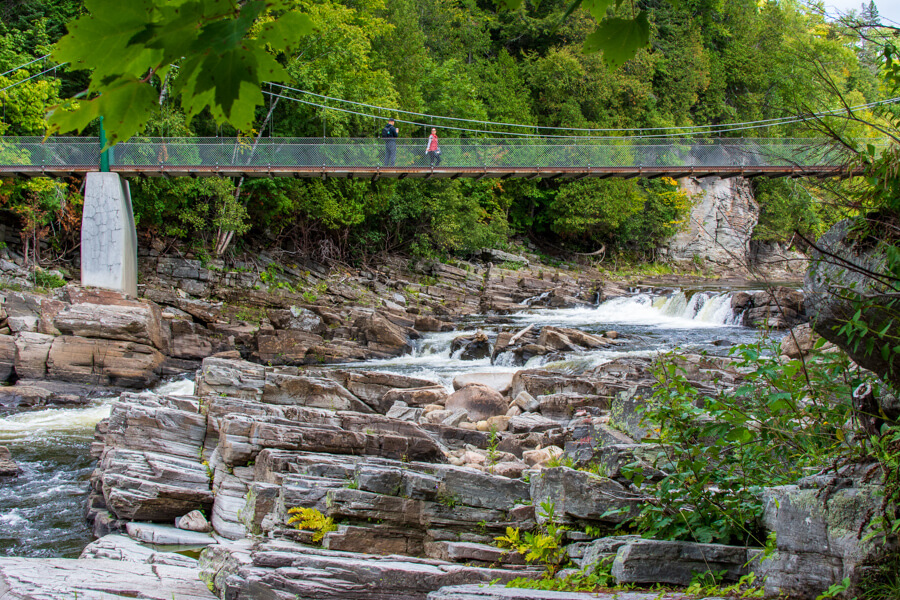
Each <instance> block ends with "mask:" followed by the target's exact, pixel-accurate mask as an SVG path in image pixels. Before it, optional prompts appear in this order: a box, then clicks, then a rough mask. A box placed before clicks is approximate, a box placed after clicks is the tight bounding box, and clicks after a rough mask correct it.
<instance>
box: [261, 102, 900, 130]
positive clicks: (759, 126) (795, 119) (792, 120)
mask: <svg viewBox="0 0 900 600" xmlns="http://www.w3.org/2000/svg"><path fill="white" fill-rule="evenodd" d="M263 93H265V94H270V95H272V96H276V97H278V98H284V99H285V100H292V101H294V102H299V103H301V104H306V105H309V106H314V107H317V108H323V109H326V110H334V111H338V112H343V113H348V114H352V115H357V116H361V117H372V118H374V119H379V118H383V117H379V116H377V115H373V114H371V113H364V112H359V111H354V110H350V109H346V108H338V107H335V106H328V105H325V104H320V103H318V102H311V101H309V100H301V99H300V98H293V97H291V96H285V95H282V94H276V93H275V92H268V91H265V92H263ZM897 102H900V97H898V98H891V99H889V100H881V101H879V102H878V104H894V103H897ZM870 104H875V103H870ZM860 106H867V105H860ZM855 108H858V107H851V109H855ZM837 110H838V109H835V111H827V112H826V113H814V114H810V115H808V116H796V117H786V119H790V120H784V121H780V122H779V123H777V124H778V125H788V124H792V123H800V122H804V121H808V120H811V119H814V118H816V117H819V116H823V115H825V114H827V113H830V112H836V111H837ZM841 110H843V109H841ZM397 112H403V111H397ZM438 118H440V117H438ZM396 120H397V121H398V122H400V123H406V124H408V125H415V126H425V127H427V126H428V125H427V124H426V123H420V122H418V121H409V120H405V119H396ZM458 120H463V119H458ZM475 122H476V123H481V121H475ZM748 123H749V124H746V125H744V124H741V123H735V125H743V126H740V127H729V128H724V129H717V130H712V131H708V130H703V131H695V132H681V133H668V134H665V133H662V134H650V135H635V136H586V135H541V134H536V133H516V132H501V131H490V130H483V129H469V128H465V127H453V126H449V125H448V126H442V127H441V128H442V129H450V130H453V131H463V132H467V133H480V134H493V135H512V136H517V137H523V138H552V139H573V138H594V139H602V138H608V139H615V138H619V137H628V138H629V139H666V138H672V137H686V136H696V135H711V134H712V135H715V134H720V133H729V132H734V131H747V130H752V129H763V128H766V127H772V126H773V125H772V124H753V122H748ZM529 127H531V126H529ZM718 127H724V126H718ZM589 131H607V130H589ZM612 131H618V132H628V131H640V129H617V130H612Z"/></svg>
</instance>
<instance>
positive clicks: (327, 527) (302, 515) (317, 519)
mask: <svg viewBox="0 0 900 600" xmlns="http://www.w3.org/2000/svg"><path fill="white" fill-rule="evenodd" d="M288 513H289V514H291V515H293V516H292V517H291V518H290V519H288V525H293V526H294V528H295V529H300V530H304V531H313V532H314V533H313V537H312V541H313V542H316V543H318V542H321V541H322V539H323V538H324V537H325V534H326V533H328V532H329V531H335V530H337V525H335V523H334V520H333V519H332V518H331V517H326V516H325V515H323V514H322V513H321V512H319V511H318V510H316V509H315V508H303V507H294V508H291V509H289V510H288Z"/></svg>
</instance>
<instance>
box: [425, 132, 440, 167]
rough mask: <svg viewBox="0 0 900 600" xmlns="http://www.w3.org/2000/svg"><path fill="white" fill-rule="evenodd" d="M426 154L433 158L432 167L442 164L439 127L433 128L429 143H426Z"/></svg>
mask: <svg viewBox="0 0 900 600" xmlns="http://www.w3.org/2000/svg"><path fill="white" fill-rule="evenodd" d="M425 155H426V156H427V157H428V158H429V159H430V160H431V166H432V167H439V166H441V148H440V146H438V135H437V129H434V128H432V129H431V135H430V136H428V143H427V144H425Z"/></svg>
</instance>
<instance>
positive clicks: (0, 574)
mask: <svg viewBox="0 0 900 600" xmlns="http://www.w3.org/2000/svg"><path fill="white" fill-rule="evenodd" d="M0 592H2V593H3V598H4V599H8V600H29V599H36V598H41V599H44V598H46V599H48V600H51V599H52V600H63V599H68V598H76V597H77V598H79V600H116V599H119V598H121V599H123V600H124V599H125V598H141V599H142V600H172V598H177V599H178V600H216V596H215V595H213V594H212V592H210V591H209V589H208V588H207V586H206V584H205V583H203V582H202V581H200V579H199V578H198V576H197V569H195V568H186V567H182V566H169V565H166V564H155V563H154V564H147V563H141V562H125V561H119V560H109V559H105V558H85V559H68V558H0Z"/></svg>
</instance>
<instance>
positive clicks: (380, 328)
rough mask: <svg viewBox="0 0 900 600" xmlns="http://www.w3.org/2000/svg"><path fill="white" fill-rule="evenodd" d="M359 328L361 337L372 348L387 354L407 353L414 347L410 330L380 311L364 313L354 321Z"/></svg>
mask: <svg viewBox="0 0 900 600" xmlns="http://www.w3.org/2000/svg"><path fill="white" fill-rule="evenodd" d="M353 327H355V328H357V329H358V330H359V338H360V340H361V341H362V342H363V343H365V344H366V345H367V346H368V347H369V348H371V349H372V350H376V351H379V352H385V353H387V354H393V355H398V354H405V353H407V352H409V351H410V350H411V349H412V345H411V344H410V332H411V331H412V330H406V329H404V328H402V327H400V326H399V325H395V324H394V323H392V322H391V321H390V320H388V319H387V318H385V316H384V315H383V314H381V313H379V312H374V313H372V314H371V315H364V316H361V317H359V318H358V319H356V321H354V322H353Z"/></svg>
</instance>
